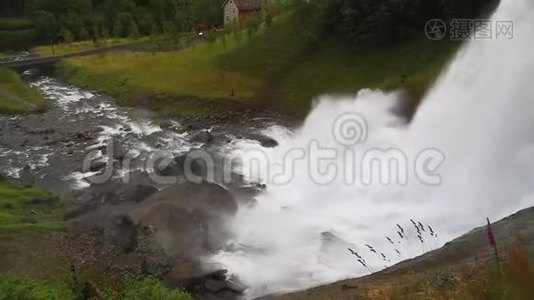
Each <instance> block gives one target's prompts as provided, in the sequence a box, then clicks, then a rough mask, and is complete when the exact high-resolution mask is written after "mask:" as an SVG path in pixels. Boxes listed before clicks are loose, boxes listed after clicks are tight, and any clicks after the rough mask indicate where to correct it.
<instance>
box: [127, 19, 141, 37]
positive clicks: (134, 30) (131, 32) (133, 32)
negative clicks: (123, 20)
mask: <svg viewBox="0 0 534 300" xmlns="http://www.w3.org/2000/svg"><path fill="white" fill-rule="evenodd" d="M128 36H129V37H131V38H138V37H139V28H138V27H137V24H136V23H135V21H134V20H130V22H129V23H128Z"/></svg>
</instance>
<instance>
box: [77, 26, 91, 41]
mask: <svg viewBox="0 0 534 300" xmlns="http://www.w3.org/2000/svg"><path fill="white" fill-rule="evenodd" d="M78 38H79V39H80V40H82V41H87V40H88V39H89V32H88V31H87V29H85V27H83V28H82V30H80V34H79V36H78Z"/></svg>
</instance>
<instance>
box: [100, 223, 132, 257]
mask: <svg viewBox="0 0 534 300" xmlns="http://www.w3.org/2000/svg"><path fill="white" fill-rule="evenodd" d="M104 235H105V237H106V239H107V240H108V241H109V242H110V243H111V244H113V245H115V246H116V247H119V248H120V249H121V250H122V251H123V252H125V253H128V252H131V251H133V250H134V249H135V247H136V246H137V227H136V225H135V223H134V221H133V220H132V219H131V218H130V217H129V216H127V215H115V216H113V217H112V218H111V219H110V220H108V224H106V226H105V227H104Z"/></svg>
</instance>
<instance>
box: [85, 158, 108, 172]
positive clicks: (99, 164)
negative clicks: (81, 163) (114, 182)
mask: <svg viewBox="0 0 534 300" xmlns="http://www.w3.org/2000/svg"><path fill="white" fill-rule="evenodd" d="M106 166H107V163H106V162H105V161H102V160H94V161H92V162H91V164H90V165H89V171H91V172H98V171H101V170H102V169H104V168H105V167H106Z"/></svg>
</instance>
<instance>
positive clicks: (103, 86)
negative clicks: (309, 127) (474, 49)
mask: <svg viewBox="0 0 534 300" xmlns="http://www.w3.org/2000/svg"><path fill="white" fill-rule="evenodd" d="M310 22H311V21H310V20H308V19H307V16H306V15H305V14H301V13H298V12H296V13H287V14H284V15H281V16H279V17H277V18H276V19H275V21H274V24H273V25H272V26H271V27H267V26H265V25H263V27H262V29H260V30H259V32H258V33H256V34H254V35H252V36H250V35H248V34H246V33H245V32H241V33H238V34H235V33H230V34H227V35H226V36H225V37H224V39H223V38H219V39H218V40H217V41H216V42H215V43H213V44H206V45H201V46H197V47H195V48H194V49H188V50H185V51H178V52H164V53H157V54H155V55H153V54H150V53H145V54H139V53H137V54H131V53H109V54H106V55H100V56H93V57H81V58H74V59H69V60H68V61H67V62H66V63H64V64H63V65H62V66H61V71H62V73H63V74H64V75H66V78H67V79H69V80H70V81H71V82H73V83H75V84H82V85H87V86H89V87H92V88H96V89H99V90H103V91H105V92H108V93H111V94H112V95H115V96H119V97H120V98H122V99H127V101H126V102H128V103H132V104H139V101H138V100H135V99H139V98H143V99H144V101H143V102H142V103H143V105H146V106H148V107H150V108H152V109H155V110H157V111H159V112H162V113H165V114H170V115H175V114H188V113H198V111H199V109H198V107H202V108H204V107H205V106H206V103H207V102H210V101H211V102H213V100H214V99H221V98H225V99H230V100H234V101H238V102H241V103H245V104H247V105H250V106H256V107H269V108H276V109H279V110H280V111H282V112H283V113H286V114H290V115H296V116H303V115H305V114H306V113H307V111H308V110H309V107H310V103H312V101H313V100H314V98H315V97H317V96H319V95H321V94H324V93H336V94H338V93H351V94H354V93H355V92H357V90H359V89H361V88H365V87H370V88H383V89H388V90H391V89H398V88H403V89H406V90H407V91H408V92H410V93H411V94H412V95H414V96H415V97H416V98H418V97H421V96H422V95H423V94H424V92H425V91H426V90H427V88H428V87H429V86H430V85H431V84H432V83H433V82H434V81H435V79H436V77H437V76H438V75H439V73H440V71H441V69H442V68H443V67H444V66H445V65H446V63H447V61H448V60H449V59H450V57H451V56H452V54H453V53H454V52H455V49H456V48H457V44H454V43H450V42H434V41H429V40H416V41H412V42H409V43H405V44H403V45H397V46H394V47H369V46H358V45H354V44H352V43H350V42H347V41H345V40H343V39H341V38H338V37H325V38H323V37H322V36H321V35H320V34H319V33H317V32H314V29H313V28H314V26H313V24H310ZM403 76H404V77H405V80H404V82H403V79H402V78H403ZM140 95H144V97H140ZM147 95H149V96H147ZM150 95H165V96H170V97H165V96H164V97H150ZM173 96H174V97H177V98H176V99H178V100H176V99H174V100H173V99H172V97H173ZM184 97H185V98H188V99H190V101H187V102H186V105H184V104H183V103H180V101H179V100H180V99H183V98H184ZM147 99H148V100H147ZM163 99H165V100H163ZM191 99H193V100H191ZM185 106H187V108H186V107H185ZM230 109H231V107H230Z"/></svg>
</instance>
